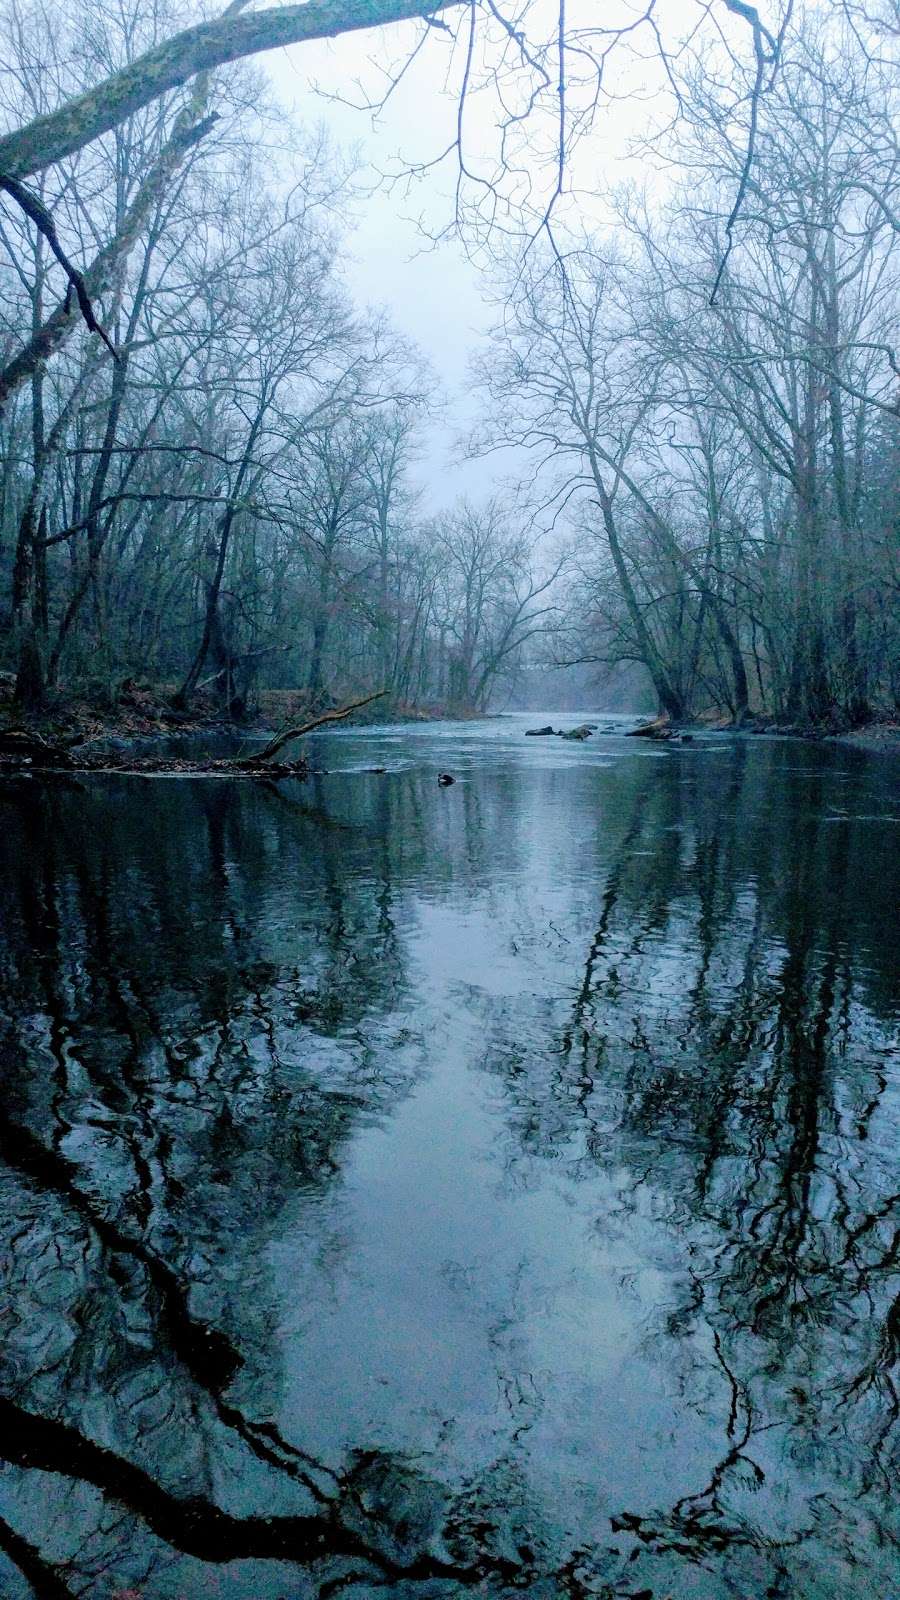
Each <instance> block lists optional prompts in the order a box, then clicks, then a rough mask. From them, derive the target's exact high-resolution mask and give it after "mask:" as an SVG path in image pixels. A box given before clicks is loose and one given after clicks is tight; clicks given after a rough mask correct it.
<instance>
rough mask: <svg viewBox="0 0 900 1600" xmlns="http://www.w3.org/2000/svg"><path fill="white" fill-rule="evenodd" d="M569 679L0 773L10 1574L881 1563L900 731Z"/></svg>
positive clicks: (808, 1591)
mask: <svg viewBox="0 0 900 1600" xmlns="http://www.w3.org/2000/svg"><path fill="white" fill-rule="evenodd" d="M543 720H545V719H544V718H542V717H534V716H532V717H529V718H519V719H508V720H505V721H498V722H493V723H488V724H481V725H474V726H473V725H465V726H456V725H444V726H439V727H432V728H425V729H411V730H393V731H391V730H386V731H379V732H369V733H365V734H359V733H347V734H335V735H331V736H328V737H322V738H320V739H318V740H316V741H314V749H315V755H316V759H317V760H318V761H319V762H321V763H322V764H323V765H325V766H327V767H328V768H329V769H330V772H329V775H328V776H319V777H316V778H314V779H312V780H311V781H310V782H308V783H307V784H305V785H301V784H296V783H293V784H288V785H284V784H283V785H281V786H280V787H278V788H275V787H266V786H259V785H256V784H253V783H250V782H244V783H232V782H223V781H215V780H189V779H161V780H149V781H142V780H138V779H127V778H111V777H107V778H96V779H93V780H91V781H90V783H89V784H88V785H87V786H86V787H85V788H84V789H82V790H80V791H79V790H77V789H69V788H60V787H57V786H55V785H51V784H48V785H46V786H39V785H37V784H34V783H28V782H21V783H19V784H13V783H7V784H6V785H4V786H2V788H0V822H2V826H0V852H2V869H0V870H2V879H0V881H2V913H3V923H4V935H5V936H4V946H3V970H2V1015H0V1073H2V1093H0V1108H2V1119H0V1155H2V1162H0V1188H2V1206H0V1226H2V1233H3V1244H2V1272H3V1276H2V1284H0V1297H2V1298H0V1338H2V1346H0V1457H2V1466H0V1515H2V1519H3V1520H2V1523H0V1552H2V1553H0V1595H2V1596H3V1600H20V1597H24V1596H28V1595H31V1594H33V1593H34V1594H38V1595H40V1596H50V1597H51V1600H55V1597H58V1596H63V1597H64V1596H68V1595H78V1596H92V1597H93V1596H99V1597H103V1600H112V1597H113V1596H118V1597H119V1600H121V1597H123V1596H124V1597H126V1600H134V1597H135V1596H140V1597H142V1600H179V1597H180V1600H195V1597H205V1596H214V1597H219V1600H301V1597H302V1600H306V1597H310V1596H321V1597H326V1596H331V1595H341V1596H350V1597H352V1600H358V1597H362V1596H376V1595H381V1594H393V1595H397V1596H402V1597H407V1596H408V1597H422V1600H425V1597H429V1600H430V1597H436V1596H442V1597H443V1596H457V1595H464V1594H467V1593H475V1594H483V1595H488V1596H500V1595H507V1594H514V1593H517V1592H521V1591H524V1592H527V1593H528V1594H530V1595H534V1596H538V1597H548V1600H549V1597H555V1596H588V1595H592V1596H607V1597H609V1596H638V1595H640V1596H643V1597H644V1600H650V1597H653V1600H665V1597H672V1600H682V1597H686V1596H690V1597H692V1600H718V1597H720V1596H738V1597H741V1600H756V1597H762V1596H767V1595H771V1596H791V1597H796V1600H811V1597H812V1600H825V1597H828V1600H831V1597H834V1600H838V1597H841V1600H845V1597H856V1596H860V1597H862V1596H866V1597H868V1596H874V1597H876V1600H888V1597H889V1596H891V1595H892V1594H894V1595H896V1594H897V1593H898V1592H900V1552H898V1537H900V1526H898V1514H897V1485H898V1472H897V1467H898V1436H900V1426H898V1411H900V1374H898V1356H900V1276H898V1271H900V1154H898V1152H900V1138H898V1134H900V1115H898V1110H900V1107H898V1081H900V1074H898V1057H897V1054H896V1053H895V1044H896V1022H897V1013H898V981H897V979H898V972H897V963H898V957H897V943H896V927H895V920H894V919H895V913H896V907H897V904H898V902H900V894H898V877H900V872H898V843H900V797H898V786H897V781H896V780H897V776H898V772H900V767H898V764H897V763H896V762H895V761H894V760H893V759H891V758H886V757H883V756H867V755H864V754H862V753H860V752H857V751H853V750H843V749H839V748H824V747H822V748H816V747H813V746H808V745H806V746H804V745H799V744H797V745H792V744H788V743H779V742H776V741H772V742H768V741H756V742H754V741H752V740H746V741H739V742H729V741H719V742H717V741H715V740H712V739H711V740H707V741H704V740H700V741H698V742H696V743H694V744H693V745H688V746H685V747H682V748H678V749H669V748H655V747H646V748H642V747H637V748H636V747H635V744H634V742H633V741H627V740H625V739H623V738H618V737H616V738H605V739H602V740H601V739H595V740H594V741H593V742H592V743H591V744H590V745H588V746H583V747H582V746H567V745H563V744H561V743H560V742H559V741H537V740H529V739H525V738H524V737H523V729H524V727H525V726H526V725H527V724H528V723H530V722H540V721H543ZM573 720H574V719H573ZM375 764H383V765H386V766H388V767H389V768H390V770H389V771H388V773H386V774H384V775H375V774H371V773H367V772H365V771H364V770H362V769H363V768H365V767H366V766H371V765H375ZM442 768H448V769H450V770H451V771H453V772H454V773H455V774H456V776H457V778H458V780H459V781H458V782H457V783H456V784H455V785H454V786H453V787H451V788H447V789H441V788H439V787H438V785H437V782H436V775H437V773H438V771H439V770H441V769H442Z"/></svg>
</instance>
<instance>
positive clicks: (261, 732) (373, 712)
mask: <svg viewBox="0 0 900 1600" xmlns="http://www.w3.org/2000/svg"><path fill="white" fill-rule="evenodd" d="M174 691H175V686H174V685H172V684H168V685H167V684H152V685H151V684H132V685H126V687H125V688H124V689H123V690H122V691H121V693H120V694H119V696H118V698H117V700H116V701H115V703H114V704H110V703H109V702H106V701H104V700H101V699H100V698H99V697H98V696H96V695H93V696H92V695H90V694H85V693H81V694H79V693H71V694H70V693H58V694H55V695H53V696H51V697H49V698H48V701H47V705H46V707H45V708H44V709H43V710H42V711H41V712H40V713H38V714H33V715H29V716H24V715H23V714H22V712H21V711H20V710H19V709H18V707H17V706H16V705H15V704H14V703H13V685H12V682H11V680H6V681H2V682H0V732H2V731H3V730H5V729H9V728H12V727H16V728H27V729H28V730H29V731H30V732H32V733H35V734H38V735H40V736H41V737H42V738H44V739H48V740H53V741H57V742H60V743H63V744H65V745H67V746H69V747H70V748H78V749H79V750H83V749H86V748H89V747H91V746H97V747H98V748H99V747H101V746H102V747H104V748H107V749H110V750H119V751H123V750H125V749H127V748H133V747H140V746H142V745H143V744H144V743H145V742H146V741H156V740H159V739H170V738H172V737H173V736H180V735H195V734H209V735H215V736H222V737H226V738H235V739H253V738H268V737H270V736H271V735H272V734H273V733H275V732H277V731H278V730H279V729H281V728H287V727H292V726H294V725H296V724H300V723H303V722H306V721H308V720H310V719H311V718H312V717H313V716H314V715H316V714H317V713H318V712H320V711H323V710H330V709H332V708H333V707H335V706H337V704H338V702H337V700H334V699H333V698H330V697H327V696H326V697H323V696H315V697H313V696H310V695H309V694H308V693H307V692H306V691H305V690H302V689H269V690H265V691H264V692H263V693H261V694H260V696H259V704H258V707H257V709H256V711H255V713H254V714H253V715H251V716H249V717H247V719H246V720H245V721H243V722H239V723H236V722H232V721H230V720H229V719H228V718H226V717H224V716H223V715H222V710H221V707H220V705H219V704H218V702H217V701H216V699H215V697H214V695H213V694H212V693H211V692H210V691H209V690H200V691H199V692H198V693H197V694H196V695H195V696H194V699H193V701H192V704H191V707H190V709H189V710H188V711H178V710H176V709H175V708H174V706H173V705H172V703H171V701H172V695H173V694H174ZM450 714H451V713H450V712H449V711H448V710H447V709H446V708H445V707H441V706H433V707H431V706H430V707H421V706H411V705H407V704H405V703H403V702H400V703H397V702H392V701H389V700H384V701H376V702H374V703H373V704H371V705H368V706H364V707H363V708H362V709H360V710H359V711H358V712H355V713H354V714H353V718H352V720H353V722H354V723H357V724H362V725H369V724H377V723H379V722H431V721H437V720H439V719H441V718H443V717H446V716H449V715H450ZM453 715H454V716H458V715H459V713H457V712H454V713H453Z"/></svg>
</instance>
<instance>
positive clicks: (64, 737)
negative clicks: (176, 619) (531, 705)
mask: <svg viewBox="0 0 900 1600" xmlns="http://www.w3.org/2000/svg"><path fill="white" fill-rule="evenodd" d="M602 714H604V713H601V715H602ZM495 715H501V716H502V715H503V713H502V712H499V713H491V712H476V711H471V710H469V711H466V710H461V709H460V708H458V707H448V706H437V705H435V706H424V707H423V706H414V705H406V704H403V703H397V702H396V701H393V700H392V699H391V698H390V696H389V695H387V694H386V693H385V692H384V691H380V692H377V693H374V694H368V695H365V696H362V697H359V698H355V699H353V700H350V701H349V702H345V703H344V704H339V703H337V702H336V701H329V700H327V699H323V697H321V696H320V697H318V700H317V701H313V700H311V698H310V696H309V695H308V694H306V693H304V692H303V691H290V690H280V691H279V690H273V691H269V692H267V693H263V694H261V695H260V700H259V706H258V708H257V710H256V712H255V714H254V715H252V716H248V717H247V718H246V719H245V720H243V721H242V722H240V723H235V722H229V721H227V720H226V719H224V718H223V717H222V713H221V708H220V707H219V706H218V705H217V703H216V702H215V700H214V698H213V697H212V696H211V695H210V696H208V697H204V696H202V695H200V696H198V697H197V702H196V704H195V705H194V707H193V708H192V710H191V711H190V712H184V711H180V710H178V709H177V708H175V707H173V705H172V703H171V694H170V693H169V692H168V691H167V689H166V686H160V685H156V686H151V685H146V684H126V685H125V686H124V688H123V690H122V692H121V693H120V695H119V696H118V698H117V701H116V703H115V704H110V703H108V702H107V703H106V704H104V703H103V702H102V701H101V700H100V699H99V698H98V697H93V698H92V697H91V696H90V695H87V694H69V695H67V694H59V695H57V696H56V697H55V698H54V700H53V701H52V702H51V703H49V704H48V705H47V706H46V707H45V708H44V709H43V710H42V711H41V713H40V714H37V715H34V714H32V715H31V716H23V715H22V714H21V711H20V710H19V708H18V707H16V706H15V704H14V703H13V699H12V696H11V694H10V692H9V690H8V689H7V687H6V686H5V685H4V686H0V775H3V774H7V775H9V774H11V773H22V772H23V771H25V772H27V771H32V772H42V773H57V774H59V775H63V774H64V773H69V774H71V775H72V776H73V777H74V776H77V774H78V773H85V774H88V773H91V772H116V773H121V774H129V773H130V774H133V775H135V776H142V775H143V776H151V775H153V774H154V773H159V774H169V775H178V774H182V775H185V776H190V775H192V774H193V775H204V774H208V775H210V776H230V777H257V778H268V779H276V778H279V777H295V778H296V777H300V778H302V777H305V776H307V774H308V772H309V766H308V763H307V761H306V758H305V756H304V755H303V754H299V755H298V754H295V755H294V757H293V759H288V757H287V754H286V752H287V750H288V749H289V748H290V746H291V745H292V744H293V743H294V742H295V741H296V740H298V739H300V738H302V737H303V736H304V735H306V734H308V733H311V732H314V731H316V730H317V729H319V728H320V727H323V726H326V725H332V724H334V723H340V722H348V723H350V722H352V723H353V724H355V725H357V726H359V725H363V726H373V727H377V726H378V724H379V723H385V722H433V721H442V720H452V721H472V720H480V719H482V718H486V717H491V716H495ZM577 718H578V714H577V713H572V714H571V722H572V726H571V727H567V726H561V727H560V728H559V729H553V728H551V727H550V725H547V726H546V727H534V728H529V729H527V730H525V732H526V734H528V735H535V734H537V735H544V736H546V735H549V734H550V733H554V734H556V735H557V736H562V737H563V738H566V739H573V738H579V739H585V738H588V737H593V735H594V734H595V733H596V732H599V733H608V732H609V731H610V730H609V729H604V728H603V727H602V725H601V726H598V725H597V724H586V723H579V722H578V720H577ZM569 720H570V719H569V718H568V717H567V718H566V719H565V721H566V722H568V721H569ZM635 720H636V726H635V727H634V728H633V729H629V730H627V732H628V734H629V735H630V736H632V737H637V738H649V739H653V740H655V741H658V742H670V741H671V742H673V743H677V744H680V743H684V742H689V741H690V740H691V738H692V737H693V735H694V734H698V733H699V734H704V733H705V734H711V733H721V734H730V735H734V736H742V735H754V734H763V735H769V736H780V737H788V738H790V737H793V738H799V739H804V740H816V741H821V740H828V741H838V742H841V743H847V744H850V745H853V746H855V747H856V748H859V749H864V750H875V751H884V752H897V751H900V721H897V720H896V719H891V718H890V717H887V716H883V717H880V718H874V719H872V721H870V722H868V723H867V724H865V725H864V726H862V727H857V728H851V727H839V726H834V725H831V724H828V725H807V726H804V725H801V724H797V723H779V722H777V721H776V719H774V718H772V717H769V716H751V717H748V718H744V719H743V720H742V721H741V722H740V723H735V722H734V721H732V720H730V719H728V718H724V717H721V716H718V715H714V714H712V713H710V714H707V715H704V714H701V715H699V716H698V717H696V718H694V719H693V720H691V721H686V722H678V723H676V722H673V721H672V720H671V719H670V718H668V717H666V716H658V717H653V716H651V715H649V714H644V715H643V716H642V715H641V714H640V713H635ZM589 728H590V733H589V732H588V731H587V730H588V729H589ZM203 734H207V735H209V736H210V737H212V738H214V739H216V740H219V739H221V740H223V741H230V742H233V744H234V747H235V748H234V750H233V751H232V752H230V753H228V754H221V755H209V756H196V755H192V754H190V753H189V752H186V751H184V750H183V749H179V748H178V745H179V742H180V740H182V739H193V738H196V737H199V736H200V735H203ZM267 735H268V736H269V740H268V743H267V744H266V745H265V746H264V747H263V748H262V749H259V748H258V747H257V748H256V749H247V748H246V741H249V740H259V739H262V738H265V737H266V736H267ZM170 744H174V746H175V748H174V749H171V748H168V746H169V745H170ZM283 751H284V752H285V754H284V755H282V752H283ZM276 757H281V759H276Z"/></svg>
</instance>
